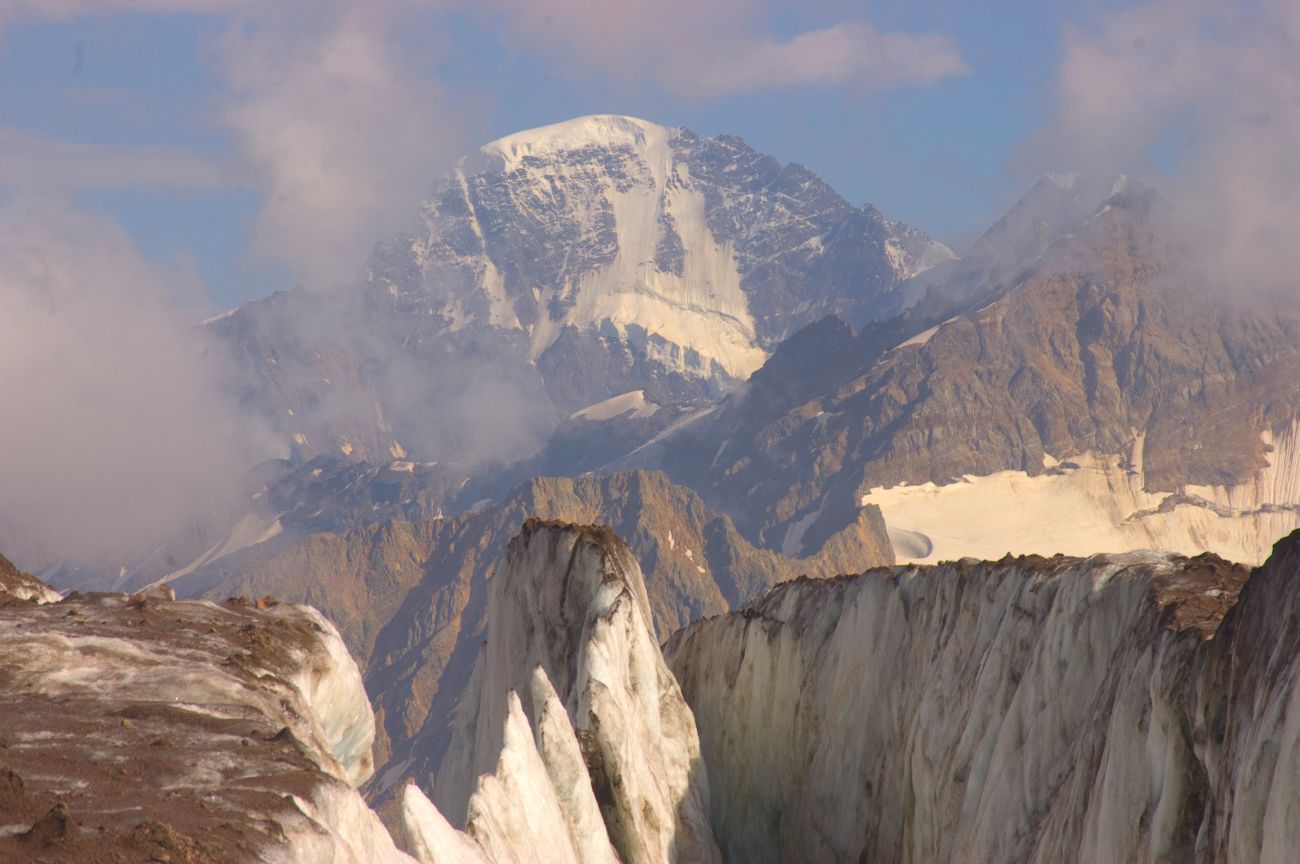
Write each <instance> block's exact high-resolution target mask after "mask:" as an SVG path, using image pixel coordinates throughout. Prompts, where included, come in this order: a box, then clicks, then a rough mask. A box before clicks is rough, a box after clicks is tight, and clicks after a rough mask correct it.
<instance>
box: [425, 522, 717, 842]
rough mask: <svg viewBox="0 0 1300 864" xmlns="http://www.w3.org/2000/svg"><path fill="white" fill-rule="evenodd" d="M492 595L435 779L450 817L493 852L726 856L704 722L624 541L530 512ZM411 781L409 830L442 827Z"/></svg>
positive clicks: (435, 834)
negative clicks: (705, 756)
mask: <svg viewBox="0 0 1300 864" xmlns="http://www.w3.org/2000/svg"><path fill="white" fill-rule="evenodd" d="M488 603H489V606H488V639H487V643H486V645H485V646H484V648H483V651H482V653H481V655H480V657H479V660H478V665H477V666H476V668H475V671H474V674H473V677H472V679H471V683H470V686H469V689H468V691H467V692H466V695H465V697H464V698H463V699H462V702H461V708H460V716H459V718H458V725H457V729H456V732H455V737H454V739H453V742H452V746H451V749H450V750H449V751H448V754H447V757H446V759H445V760H444V762H443V767H442V770H441V771H440V773H439V776H438V784H437V788H436V790H435V791H436V792H437V798H438V802H439V806H440V809H441V811H442V812H443V813H445V814H447V816H448V817H449V819H450V822H451V824H457V825H465V826H466V830H467V832H468V835H469V836H470V837H472V838H473V839H474V840H475V841H476V843H477V845H478V847H479V849H480V850H481V851H482V853H483V855H484V857H485V858H486V859H487V860H490V861H498V862H505V861H523V860H539V861H540V860H546V861H582V862H597V861H601V862H607V861H613V860H621V861H623V862H625V864H633V862H688V861H689V862H697V861H698V862H709V861H718V860H719V858H718V849H717V846H716V844H715V843H714V841H713V837H712V834H711V831H710V828H709V817H708V783H707V780H706V778H705V775H704V771H703V767H702V764H701V761H700V755H699V741H698V737H697V734H696V731H695V723H694V719H693V718H692V716H691V712H690V709H689V708H687V706H686V703H685V701H684V700H683V699H682V696H681V691H680V689H679V688H678V686H677V683H676V681H675V680H674V679H673V676H672V673H671V672H669V671H668V667H667V665H666V664H665V663H664V660H663V657H662V655H661V654H660V652H659V646H658V644H657V643H656V641H655V639H654V634H653V631H652V629H651V625H650V614H649V603H648V600H647V598H646V593H645V586H644V584H643V583H642V580H641V574H640V568H639V567H638V566H637V563H636V559H635V558H633V557H632V554H631V552H630V550H628V548H627V547H626V546H625V545H624V544H623V543H622V541H620V540H618V539H617V538H616V537H614V535H613V534H612V533H610V532H609V531H608V530H607V529H597V528H579V527H576V526H562V525H559V524H555V523H541V522H537V521H536V520H533V521H530V522H529V523H528V524H527V525H526V526H525V529H524V532H523V533H522V534H520V535H519V536H518V537H517V538H516V539H515V540H514V541H513V542H512V543H511V545H510V547H509V550H508V551H507V554H506V557H505V560H504V562H503V563H502V565H501V567H500V569H499V570H498V571H497V573H496V574H495V576H494V577H493V580H492V586H491V594H490V596H489V601H488ZM405 794H406V800H405V802H404V813H405V818H406V819H407V820H408V825H407V827H406V828H405V830H404V832H403V833H404V834H405V835H406V836H408V837H414V838H434V839H436V838H439V837H445V835H446V834H447V826H445V825H443V824H442V823H441V822H440V821H438V820H433V821H432V822H428V821H426V820H427V817H429V813H428V810H427V808H426V807H425V806H424V805H423V804H422V803H421V801H420V796H419V793H418V790H413V788H412V789H408V790H407V792H406V793H405ZM597 802H599V804H598V803H597ZM421 814H424V815H423V817H422V816H421ZM420 842H426V841H420ZM431 842H433V840H432V839H430V840H428V841H427V842H426V845H428V843H431ZM458 842H459V841H458ZM461 845H463V844H461ZM408 848H411V849H412V850H413V851H416V850H418V849H419V848H420V845H419V843H415V844H412V845H411V846H410V847H408Z"/></svg>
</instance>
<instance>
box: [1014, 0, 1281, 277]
mask: <svg viewBox="0 0 1300 864" xmlns="http://www.w3.org/2000/svg"><path fill="white" fill-rule="evenodd" d="M1056 98H1057V104H1056V116H1055V119H1054V122H1053V124H1052V126H1051V127H1050V128H1049V129H1047V130H1045V131H1044V132H1043V133H1042V134H1041V135H1039V136H1038V138H1037V139H1036V140H1035V141H1034V142H1033V143H1032V145H1031V148H1030V151H1029V152H1030V156H1031V158H1032V159H1033V161H1034V162H1035V164H1036V166H1037V167H1040V168H1041V167H1047V166H1053V167H1066V168H1070V167H1081V168H1084V169H1087V170H1096V171H1111V170H1117V169H1118V170H1130V171H1137V172H1140V173H1144V174H1153V175H1156V176H1157V177H1159V176H1160V175H1161V174H1164V175H1166V176H1165V178H1164V179H1163V180H1161V181H1159V182H1160V186H1161V190H1162V192H1164V193H1165V194H1166V195H1167V197H1169V198H1170V199H1172V200H1173V202H1174V203H1175V205H1176V206H1177V209H1178V211H1179V215H1180V216H1181V217H1182V219H1183V221H1185V222H1188V223H1191V226H1192V228H1193V229H1194V230H1197V231H1198V232H1199V240H1198V242H1197V243H1196V247H1197V248H1198V249H1199V250H1200V251H1201V252H1202V253H1204V254H1206V256H1207V263H1208V264H1209V265H1211V266H1213V267H1215V268H1218V271H1219V272H1218V273H1217V274H1216V275H1217V276H1218V277H1219V278H1220V279H1222V280H1226V281H1225V282H1224V283H1223V284H1225V285H1226V286H1232V287H1242V288H1248V287H1266V288H1277V287H1283V286H1287V285H1290V286H1294V285H1296V284H1297V283H1298V282H1300V280H1297V277H1296V275H1295V274H1296V273H1297V272H1300V244H1296V243H1295V241H1294V237H1293V235H1294V226H1295V225H1296V224H1297V223H1298V222H1300V5H1297V4H1296V3H1294V2H1290V0H1261V2H1258V3H1251V4H1224V3H1218V2H1209V0H1157V2H1151V3H1146V4H1143V5H1141V6H1138V7H1136V8H1133V9H1129V10H1125V11H1123V12H1119V13H1117V14H1114V15H1112V16H1110V17H1108V18H1106V19H1105V20H1104V21H1103V22H1102V24H1101V26H1100V27H1097V28H1094V29H1091V30H1081V29H1076V30H1073V31H1071V32H1069V33H1068V34H1067V38H1066V41H1065V50H1064V56H1063V61H1062V67H1061V75H1060V79H1059V82H1058V86H1057V91H1056Z"/></svg>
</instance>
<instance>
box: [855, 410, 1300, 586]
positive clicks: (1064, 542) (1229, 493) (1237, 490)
mask: <svg viewBox="0 0 1300 864" xmlns="http://www.w3.org/2000/svg"><path fill="white" fill-rule="evenodd" d="M1265 443H1266V444H1267V445H1269V447H1270V448H1271V450H1270V451H1269V452H1268V454H1267V456H1266V458H1267V460H1268V464H1267V466H1266V467H1264V468H1263V469H1261V470H1260V471H1259V472H1258V473H1257V474H1256V475H1255V476H1254V477H1253V478H1251V479H1250V480H1249V481H1248V482H1246V483H1242V484H1239V485H1236V486H1227V487H1225V486H1197V485H1188V486H1186V487H1184V488H1183V489H1182V490H1180V491H1179V492H1177V493H1164V492H1159V493H1158V492H1150V491H1148V490H1147V488H1146V477H1145V475H1144V472H1143V459H1142V450H1143V439H1142V437H1140V436H1139V437H1138V438H1137V439H1136V441H1135V443H1134V446H1133V452H1132V454H1131V456H1130V458H1129V459H1127V460H1125V459H1121V458H1120V457H1118V456H1096V455H1094V454H1084V455H1082V456H1077V457H1073V458H1071V459H1070V460H1068V461H1066V462H1060V461H1057V460H1049V465H1048V467H1049V468H1050V469H1051V470H1049V471H1048V472H1047V473H1045V474H1040V475H1038V476H1030V475H1028V474H1026V473H1024V472H1022V471H1000V472H998V473H996V474H992V475H988V476H982V477H977V476H968V477H966V478H964V479H963V480H961V481H960V482H957V483H950V484H945V485H941V486H940V485H936V484H934V483H924V484H919V485H914V486H909V485H899V486H895V487H892V488H888V489H884V488H874V489H871V490H869V491H868V492H867V494H865V495H863V496H862V502H861V503H862V504H863V505H866V504H875V505H876V506H878V507H879V508H880V510H881V513H882V514H883V515H884V518H885V525H886V526H887V529H888V531H889V537H890V541H891V542H892V543H893V546H894V552H895V555H896V556H897V559H898V560H899V561H903V562H910V563H927V564H930V563H935V562H938V561H951V560H956V559H958V558H963V557H973V558H984V559H990V560H992V559H996V558H1000V557H1001V556H1003V555H1005V554H1007V553H1008V552H1009V553H1011V554H1016V555H1026V554H1042V555H1051V554H1054V553H1057V552H1060V553H1064V554H1066V555H1087V554H1091V553H1093V552H1121V551H1125V550H1128V549H1135V548H1149V549H1164V550H1168V551H1171V552H1179V553H1182V554H1186V555H1195V554H1197V553H1199V552H1205V551H1209V552H1214V553H1215V554H1217V555H1221V556H1223V557H1225V558H1228V559H1230V560H1233V561H1241V562H1243V563H1246V564H1260V563H1263V561H1264V560H1265V559H1266V558H1267V557H1268V555H1269V552H1270V551H1271V550H1272V548H1273V544H1274V543H1275V542H1276V541H1277V540H1278V538H1280V537H1284V536H1286V535H1287V534H1289V533H1290V532H1291V531H1294V530H1296V529H1297V528H1300V424H1293V425H1292V427H1291V428H1290V429H1289V430H1288V431H1287V432H1286V433H1285V434H1283V435H1281V436H1279V438H1278V439H1277V440H1273V436H1272V435H1267V434H1266V435H1265Z"/></svg>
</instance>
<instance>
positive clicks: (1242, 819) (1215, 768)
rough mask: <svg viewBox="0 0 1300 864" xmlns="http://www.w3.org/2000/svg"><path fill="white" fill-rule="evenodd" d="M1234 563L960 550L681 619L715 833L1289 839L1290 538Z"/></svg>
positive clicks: (1039, 843) (922, 839)
mask: <svg viewBox="0 0 1300 864" xmlns="http://www.w3.org/2000/svg"><path fill="white" fill-rule="evenodd" d="M1247 575H1248V574H1247V571H1246V570H1245V568H1243V567H1241V566H1239V565H1233V564H1228V563H1227V562H1224V561H1222V560H1221V559H1218V558H1215V557H1214V556H1210V555H1203V556H1199V557H1197V558H1183V557H1179V556H1175V555H1169V554H1156V553H1127V554H1123V555H1099V556H1094V557H1091V558H1087V559H1078V558H1066V557H1061V556H1058V557H1055V558H1051V559H1044V558H1036V557H1030V558H1016V559H1012V558H1007V559H1004V560H1002V561H999V562H996V563H983V562H975V561H971V560H964V561H961V562H957V563H951V564H945V565H940V566H937V567H895V568H892V569H884V570H876V571H871V572H868V573H865V574H863V575H861V576H855V577H845V578H839V579H835V580H799V581H796V582H791V583H786V584H784V585H782V586H780V587H778V588H776V589H774V590H773V591H772V592H771V593H770V594H769V595H768V596H767V597H766V598H765V599H764V600H763V601H762V602H761V603H759V604H757V605H756V606H754V607H752V608H751V609H749V610H745V611H743V612H736V613H731V614H729V615H726V616H721V617H717V618H713V619H708V620H704V621H701V622H698V623H696V624H694V625H692V626H691V627H689V628H687V629H686V630H684V631H682V632H680V633H679V634H677V635H675V636H674V637H673V638H672V639H671V640H670V641H669V643H668V644H667V646H666V649H665V651H666V654H667V656H668V657H669V661H670V663H671V665H672V667H673V669H674V671H675V672H676V674H677V677H678V679H679V681H680V682H681V684H682V689H683V692H684V693H685V695H686V697H687V700H688V702H689V703H690V704H691V706H692V708H693V709H694V711H695V716H696V718H697V722H698V724H699V729H700V736H701V747H702V752H703V755H704V758H705V762H706V764H707V766H708V770H709V780H710V788H711V791H712V796H713V797H712V800H711V808H712V811H711V812H712V815H713V820H714V828H715V834H716V837H717V838H718V841H719V844H720V845H721V846H722V848H723V851H724V855H725V856H726V858H727V860H732V861H747V862H765V861H771V862H775V861H826V862H857V861H899V862H914V864H919V862H963V864H979V862H989V864H993V862H1044V864H1045V862H1094V864H1106V862H1115V861H1127V862H1150V864H1155V862H1168V861H1216V862H1275V861H1276V862H1280V861H1293V860H1296V858H1297V854H1298V853H1300V829H1297V827H1296V826H1297V823H1296V821H1295V819H1294V814H1295V813H1296V812H1297V808H1300V785H1298V784H1297V783H1296V782H1295V777H1296V771H1297V766H1298V765H1300V731H1298V730H1300V703H1297V700H1296V698H1295V695H1294V694H1295V693H1296V692H1298V691H1297V690H1296V687H1295V684H1296V681H1297V676H1300V628H1297V627H1296V626H1295V611H1294V610H1295V609H1297V608H1300V534H1294V535H1292V536H1291V537H1289V538H1288V539H1286V540H1284V541H1283V542H1281V543H1279V544H1278V546H1277V548H1276V549H1275V551H1274V554H1273V556H1272V558H1271V559H1270V560H1269V562H1268V563H1267V564H1266V565H1265V566H1263V567H1261V568H1259V569H1257V570H1255V571H1254V572H1253V573H1251V574H1249V578H1247ZM1243 584H1244V586H1245V587H1244V588H1243V587H1242V586H1243ZM1238 592H1240V593H1239V594H1238ZM1237 601H1239V602H1237ZM1234 602H1235V603H1236V605H1235V606H1234V605H1233V604H1234ZM1229 610H1230V611H1229ZM1225 612H1226V615H1225Z"/></svg>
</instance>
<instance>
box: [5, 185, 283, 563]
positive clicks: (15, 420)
mask: <svg viewBox="0 0 1300 864" xmlns="http://www.w3.org/2000/svg"><path fill="white" fill-rule="evenodd" d="M177 278H178V277H177V274H174V273H171V272H168V271H163V270H160V269H159V268H157V267H156V266H154V265H151V264H149V263H148V262H146V261H144V260H143V259H142V258H141V257H140V255H139V254H138V253H137V251H136V250H135V248H134V247H133V246H132V244H131V242H130V240H129V239H128V238H127V236H126V235H125V233H124V232H123V231H122V230H121V229H120V228H118V227H117V226H116V225H114V224H113V223H111V222H109V221H106V220H104V219H101V218H99V217H95V216H92V215H89V214H87V213H85V212H84V211H79V210H76V209H74V208H71V207H69V206H67V205H62V204H51V203H50V202H49V200H48V196H42V197H41V198H40V199H35V198H30V197H22V196H19V197H17V198H15V199H14V200H12V201H10V202H9V203H7V204H6V205H5V206H4V207H2V208H0V296H2V297H4V303H5V306H4V315H3V316H0V405H3V410H4V414H5V422H4V423H0V527H2V528H3V530H4V533H5V534H6V535H7V536H6V538H5V540H6V543H7V545H8V546H9V548H10V549H13V550H14V554H17V555H19V556H20V557H24V556H27V557H28V560H33V559H35V558H39V556H41V555H42V553H45V552H48V551H49V550H58V551H59V553H60V554H69V555H72V556H73V557H74V558H79V559H80V560H97V561H100V562H106V561H110V560H114V559H115V558H116V559H117V560H122V556H126V555H129V554H132V553H135V552H139V551H140V550H141V547H142V546H143V547H144V548H146V549H147V548H149V547H148V545H147V544H150V543H155V542H161V541H162V540H163V539H165V538H170V537H175V536H178V534H180V533H182V532H183V531H184V530H185V529H186V528H187V527H189V525H190V524H191V523H192V521H193V520H195V519H196V518H198V517H201V516H204V515H207V514H208V513H210V512H211V511H213V510H215V509H217V508H219V507H220V506H222V504H223V503H225V500H226V496H227V495H228V494H231V493H233V492H234V491H235V490H236V489H237V488H238V484H239V483H240V482H241V478H242V477H243V474H244V471H245V470H246V468H247V467H248V466H249V465H251V464H252V462H253V461H254V460H256V459H258V458H264V457H265V456H267V455H270V454H271V452H272V450H271V445H270V444H269V440H268V439H266V438H264V437H263V433H262V432H261V431H260V430H261V427H260V425H259V424H258V423H257V422H255V421H253V420H252V419H251V418H249V417H248V416H246V415H245V414H244V413H243V412H242V411H241V410H239V408H238V406H237V405H236V404H235V403H234V401H233V399H232V398H231V397H229V396H228V395H227V392H228V389H227V386H226V385H227V383H228V382H227V380H226V378H225V376H226V375H227V374H228V371H229V370H228V368H227V367H226V366H225V364H224V363H223V362H222V359H221V354H220V351H219V348H218V346H217V345H215V344H213V343H210V342H208V341H207V340H206V339H205V338H204V336H203V334H202V333H201V332H198V331H197V330H196V329H195V327H194V326H193V323H192V320H191V318H190V317H188V316H187V315H186V314H184V313H182V312H179V311H177V309H176V307H175V304H174V301H173V297H172V294H173V288H172V286H173V284H174V283H175V281H176V280H177ZM15 547H16V548H15Z"/></svg>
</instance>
